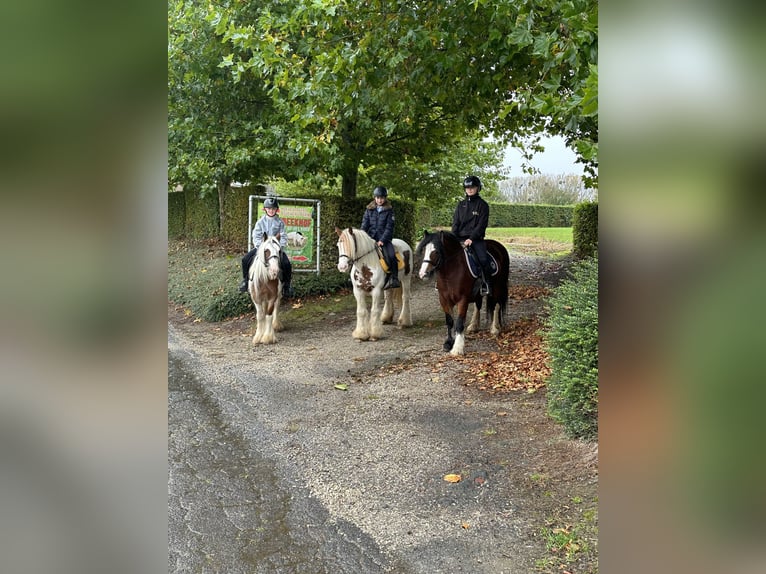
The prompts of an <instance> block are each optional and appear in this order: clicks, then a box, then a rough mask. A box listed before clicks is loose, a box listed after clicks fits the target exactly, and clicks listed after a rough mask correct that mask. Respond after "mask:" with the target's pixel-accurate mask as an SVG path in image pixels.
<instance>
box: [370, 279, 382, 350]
mask: <svg viewBox="0 0 766 574" xmlns="http://www.w3.org/2000/svg"><path fill="white" fill-rule="evenodd" d="M382 299H383V289H382V288H380V287H376V288H374V289H373V290H372V305H371V306H370V341H377V340H378V339H380V338H381V337H382V336H383V323H381V322H380V314H381V310H382V309H381V307H382V305H383V301H382Z"/></svg>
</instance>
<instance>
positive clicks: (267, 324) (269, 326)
mask: <svg viewBox="0 0 766 574" xmlns="http://www.w3.org/2000/svg"><path fill="white" fill-rule="evenodd" d="M273 317H274V316H273V315H266V316H265V317H264V318H263V336H262V337H261V343H263V344H264V345H271V344H272V343H276V342H277V338H276V336H275V335H274V322H273Z"/></svg>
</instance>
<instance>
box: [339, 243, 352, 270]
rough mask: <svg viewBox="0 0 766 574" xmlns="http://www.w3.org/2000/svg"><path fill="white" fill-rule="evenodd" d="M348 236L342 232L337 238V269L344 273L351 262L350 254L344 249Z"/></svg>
mask: <svg viewBox="0 0 766 574" xmlns="http://www.w3.org/2000/svg"><path fill="white" fill-rule="evenodd" d="M347 241H348V237H347V236H346V235H345V234H344V235H342V236H341V237H340V239H338V271H340V272H341V273H345V272H346V271H347V270H348V268H349V264H350V262H351V254H350V253H349V251H348V250H347V249H346V243H347Z"/></svg>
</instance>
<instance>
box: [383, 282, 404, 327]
mask: <svg viewBox="0 0 766 574" xmlns="http://www.w3.org/2000/svg"><path fill="white" fill-rule="evenodd" d="M391 291H399V289H389V290H387V291H383V312H382V313H381V314H380V322H381V323H386V324H388V323H393V321H394V299H395V297H396V296H395V295H394V296H392V295H391Z"/></svg>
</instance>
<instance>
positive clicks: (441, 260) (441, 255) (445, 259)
mask: <svg viewBox="0 0 766 574" xmlns="http://www.w3.org/2000/svg"><path fill="white" fill-rule="evenodd" d="M439 242H440V243H441V249H439V248H438V247H437V248H436V249H435V251H436V253H437V255H438V256H439V260H438V261H437V262H436V263H434V262H433V261H431V260H430V259H429V260H428V264H429V265H430V266H431V273H433V272H435V271H438V270H439V268H440V267H441V266H442V265H443V264H444V263H447V262H448V261H450V260H452V259H454V258H455V257H457V256H458V254H459V252H456V253H453V254H452V255H450V256H449V257H447V256H446V255H445V253H444V233H443V232H440V233H439ZM430 243H432V244H434V246H435V244H436V242H435V241H431V242H430ZM462 249H463V250H464V251H465V250H466V249H467V248H466V247H463V248H462Z"/></svg>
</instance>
